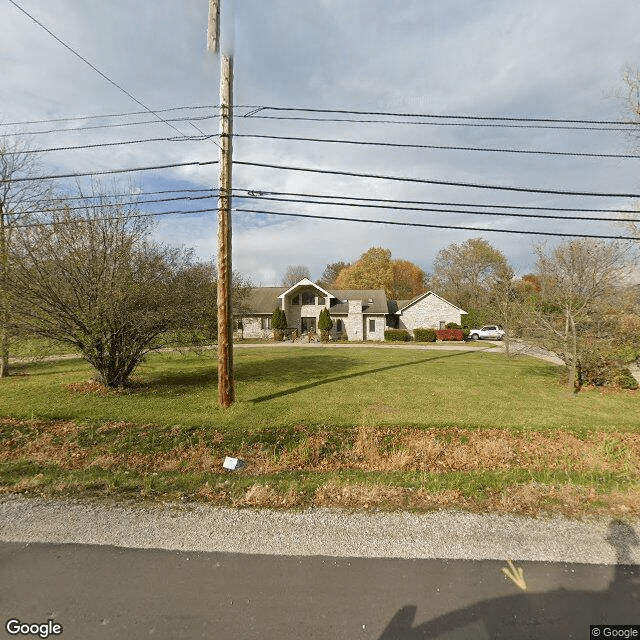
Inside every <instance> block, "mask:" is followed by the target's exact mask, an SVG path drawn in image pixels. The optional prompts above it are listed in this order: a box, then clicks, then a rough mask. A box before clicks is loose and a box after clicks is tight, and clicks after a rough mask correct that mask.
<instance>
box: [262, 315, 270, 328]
mask: <svg viewBox="0 0 640 640" xmlns="http://www.w3.org/2000/svg"><path fill="white" fill-rule="evenodd" d="M262 328H263V329H271V316H263V318H262Z"/></svg>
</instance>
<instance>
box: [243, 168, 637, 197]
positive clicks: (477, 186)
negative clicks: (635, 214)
mask: <svg viewBox="0 0 640 640" xmlns="http://www.w3.org/2000/svg"><path fill="white" fill-rule="evenodd" d="M234 164H238V165H245V166H251V167H265V168H267V169H282V170H285V171H301V172H305V173H320V174H326V175H336V176H350V177H355V178H372V179H376V180H393V181H397V182H415V183H420V184H437V185H442V186H449V187H467V188H470V189H490V190H495V191H518V192H523V193H544V194H553V195H562V196H591V197H600V198H638V197H640V194H638V193H597V192H592V191H567V190H561V189H539V188H536V187H506V186H502V185H490V184H478V183H473V182H452V181H448V180H429V179H427V178H408V177H401V176H387V175H380V174H373V173H356V172H354V171H338V170H335V169H311V168H308V167H292V166H289V165H279V164H266V163H261V162H245V161H241V160H235V161H234Z"/></svg>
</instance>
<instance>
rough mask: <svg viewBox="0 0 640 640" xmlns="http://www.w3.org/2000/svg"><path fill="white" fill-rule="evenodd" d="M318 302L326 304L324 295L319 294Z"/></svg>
mask: <svg viewBox="0 0 640 640" xmlns="http://www.w3.org/2000/svg"><path fill="white" fill-rule="evenodd" d="M318 304H324V297H323V296H318Z"/></svg>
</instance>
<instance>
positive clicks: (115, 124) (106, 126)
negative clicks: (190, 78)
mask: <svg viewBox="0 0 640 640" xmlns="http://www.w3.org/2000/svg"><path fill="white" fill-rule="evenodd" d="M218 116H219V114H217V113H216V114H213V115H207V116H197V117H194V118H187V117H184V118H166V119H165V120H163V122H192V121H196V122H197V121H199V120H213V118H217V117H218ZM143 124H144V125H146V124H159V123H158V121H157V120H138V121H136V122H113V123H110V124H96V125H90V126H88V127H67V128H65V129H46V130H40V131H16V132H13V133H0V137H2V138H15V137H17V136H32V135H45V134H50V133H66V132H68V131H92V130H95V129H116V128H118V127H135V126H138V125H143ZM176 131H177V129H176ZM198 131H200V130H199V129H198ZM178 133H180V135H181V136H183V137H186V136H185V134H183V133H182V132H180V131H178ZM200 133H202V132H200ZM202 135H207V134H202Z"/></svg>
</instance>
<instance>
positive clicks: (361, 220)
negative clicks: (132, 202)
mask: <svg viewBox="0 0 640 640" xmlns="http://www.w3.org/2000/svg"><path fill="white" fill-rule="evenodd" d="M214 211H217V209H213V208H207V209H195V210H190V211H183V210H176V211H161V212H153V213H135V214H129V215H126V216H108V217H103V218H89V219H83V218H75V219H68V220H63V221H57V222H53V221H49V222H32V223H26V224H19V225H15V226H14V228H27V227H44V226H55V225H57V224H74V223H77V224H82V223H86V224H90V223H92V222H99V221H109V220H126V219H129V218H143V217H152V216H164V215H174V214H181V215H189V214H193V213H210V212H214ZM231 211H235V212H238V213H257V214H263V215H270V216H287V217H293V218H309V219H314V220H331V221H339V222H358V223H367V224H380V225H392V226H401V227H415V228H430V229H451V230H459V231H482V232H484V231H490V232H492V233H511V234H518V235H538V236H554V237H566V238H597V239H603V240H636V238H635V237H633V236H613V235H598V234H585V233H560V232H551V231H525V230H522V229H497V228H494V227H468V226H457V225H439V224H427V223H421V222H405V221H399V220H375V219H367V218H342V217H339V216H318V215H313V214H307V213H290V212H283V211H266V210H262V209H246V208H243V207H242V208H241V207H232V208H231Z"/></svg>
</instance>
